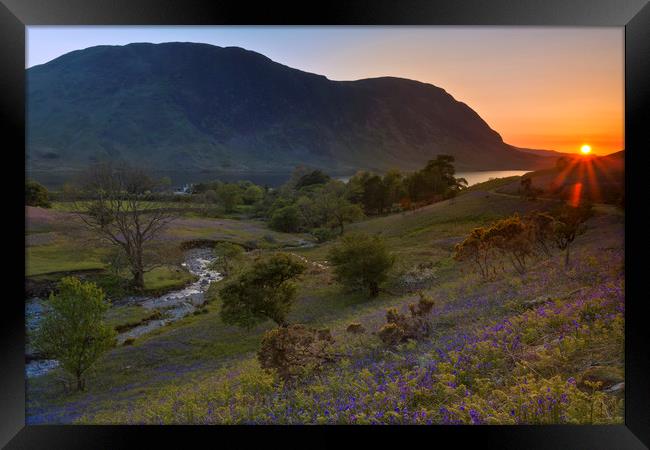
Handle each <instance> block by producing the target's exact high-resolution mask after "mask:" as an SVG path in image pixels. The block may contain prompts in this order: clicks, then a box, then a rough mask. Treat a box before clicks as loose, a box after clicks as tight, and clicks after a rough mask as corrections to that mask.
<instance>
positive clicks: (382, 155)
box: [27, 42, 553, 172]
mask: <svg viewBox="0 0 650 450" xmlns="http://www.w3.org/2000/svg"><path fill="white" fill-rule="evenodd" d="M27 81H28V82H27V91H28V95H27V123H28V127H27V148H28V167H29V168H30V169H32V170H55V169H56V170H65V169H71V170H75V169H81V168H83V167H85V166H87V165H88V164H91V163H93V162H96V161H100V160H106V159H117V160H126V161H129V162H131V163H135V164H143V165H146V166H147V167H149V168H152V169H161V170H170V169H178V170H215V171H225V172H228V171H233V172H241V171H251V172H255V171H274V170H281V169H285V170H290V169H291V168H292V167H294V166H295V165H300V164H302V165H309V166H313V167H319V168H322V169H325V170H330V171H336V172H345V171H347V172H352V171H355V170H358V169H369V170H377V171H382V170H387V169H389V168H393V167H397V168H400V169H403V170H413V169H416V168H418V167H421V166H422V165H423V164H424V163H426V161H427V160H429V159H432V158H433V157H435V155H437V154H441V153H447V154H452V155H454V156H455V157H456V161H457V168H458V169H459V170H501V169H503V170H505V169H536V168H542V167H547V166H549V165H552V163H553V162H552V161H551V160H552V158H546V157H543V156H540V155H534V154H529V153H524V152H520V151H518V150H517V149H516V147H513V146H511V145H509V144H507V143H505V142H503V139H502V138H501V136H500V135H499V133H498V132H497V131H495V130H493V129H492V128H491V127H490V126H489V125H488V124H487V123H486V122H485V121H484V120H483V119H482V118H481V117H480V115H479V114H478V113H476V112H475V111H474V110H473V109H472V108H471V107H470V106H469V105H467V104H465V103H463V102H460V101H458V100H456V99H455V98H454V97H453V96H452V95H451V94H449V93H448V92H446V91H445V90H444V89H443V88H440V87H438V86H434V85H432V84H429V83H423V82H420V81H417V80H410V79H406V78H399V77H391V76H386V77H377V78H365V79H360V80H353V81H335V80H330V79H328V78H327V77H325V76H323V75H319V74H313V73H310V72H305V71H302V70H300V69H295V68H292V67H289V66H286V65H283V64H281V63H278V62H275V61H273V60H271V59H270V58H268V57H266V56H265V55H262V54H260V53H257V52H254V51H251V50H247V49H243V48H241V47H218V46H213V45H210V44H197V43H180V42H174V43H164V44H150V43H132V44H128V45H124V46H112V45H102V46H95V47H89V48H87V49H84V50H76V51H73V52H70V53H67V54H65V55H61V56H60V57H58V58H56V59H54V60H52V61H50V62H48V63H45V64H41V65H38V66H33V67H31V68H29V69H28V70H27Z"/></svg>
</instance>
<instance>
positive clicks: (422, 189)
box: [348, 155, 467, 214]
mask: <svg viewBox="0 0 650 450" xmlns="http://www.w3.org/2000/svg"><path fill="white" fill-rule="evenodd" d="M453 163H454V157H453V156H450V155H438V156H437V157H436V158H435V159H432V160H430V161H429V162H428V163H427V164H426V166H425V167H424V168H422V169H421V170H418V171H415V172H413V173H410V174H403V173H401V172H400V171H398V170H390V171H388V172H387V173H386V174H385V175H384V176H383V177H382V176H380V175H377V174H373V173H370V172H359V173H357V174H356V175H355V176H353V177H352V178H351V179H350V182H349V183H348V184H349V189H350V198H351V199H352V200H353V201H354V202H355V203H359V204H361V205H362V206H363V209H364V211H365V213H366V214H383V213H384V212H386V211H392V210H394V209H395V208H396V207H397V208H399V209H410V208H412V207H414V206H419V205H424V204H428V203H433V202H435V201H439V200H444V199H447V198H450V197H453V196H454V195H456V194H457V193H458V192H459V191H460V190H461V189H463V188H465V187H466V186H467V181H466V180H465V179H464V178H456V177H455V176H454V175H455V173H456V171H455V168H454V164H453Z"/></svg>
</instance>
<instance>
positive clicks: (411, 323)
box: [378, 293, 434, 346]
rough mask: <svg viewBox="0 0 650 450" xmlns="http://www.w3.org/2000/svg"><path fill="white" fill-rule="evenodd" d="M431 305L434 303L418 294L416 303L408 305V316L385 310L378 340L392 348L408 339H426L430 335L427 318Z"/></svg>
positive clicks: (393, 309) (429, 324) (395, 310)
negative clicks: (384, 322) (384, 317)
mask: <svg viewBox="0 0 650 450" xmlns="http://www.w3.org/2000/svg"><path fill="white" fill-rule="evenodd" d="M433 305H434V301H433V300H432V299H431V298H430V297H427V296H426V295H424V294H423V293H420V299H419V301H418V303H411V304H410V305H409V312H410V316H406V315H404V314H400V312H399V311H398V310H397V308H390V309H388V310H386V325H384V326H383V327H382V328H381V329H380V330H379V332H378V335H379V339H381V340H382V342H383V343H384V344H386V345H388V346H394V345H397V344H399V343H400V342H406V341H408V340H409V339H413V340H420V339H422V338H425V337H428V336H429V335H430V334H431V323H430V321H429V319H428V316H429V314H431V311H432V309H433Z"/></svg>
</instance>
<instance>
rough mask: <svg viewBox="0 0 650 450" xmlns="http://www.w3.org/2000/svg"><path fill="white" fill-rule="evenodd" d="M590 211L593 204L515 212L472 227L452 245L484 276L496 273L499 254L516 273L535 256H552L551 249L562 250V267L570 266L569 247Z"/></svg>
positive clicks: (590, 213)
mask: <svg viewBox="0 0 650 450" xmlns="http://www.w3.org/2000/svg"><path fill="white" fill-rule="evenodd" d="M592 214H593V212H592V206H591V205H590V204H586V203H583V204H581V205H580V206H578V207H573V206H569V205H563V206H562V207H560V208H559V209H557V210H556V211H554V212H553V213H543V212H534V213H531V214H528V215H526V216H524V217H519V215H518V214H515V215H513V216H511V217H507V218H505V219H501V220H498V221H496V222H494V223H493V224H491V225H490V226H487V227H481V228H475V229H474V230H472V232H471V233H470V234H469V236H467V237H466V238H465V239H464V240H463V241H462V242H461V243H459V244H457V245H456V247H455V254H454V257H455V259H456V260H459V261H470V262H472V263H473V264H474V265H475V267H476V268H477V270H478V272H479V273H480V274H481V276H482V277H483V278H485V279H488V278H490V277H493V276H495V275H496V272H497V263H498V262H499V257H500V256H501V257H505V258H507V259H508V260H509V261H510V263H511V264H512V266H513V268H514V269H515V270H516V271H517V272H518V273H524V272H525V271H526V268H527V263H528V262H529V261H530V260H531V258H532V257H534V256H547V257H549V256H551V248H552V247H556V248H558V249H560V250H563V251H564V252H565V259H564V267H565V268H567V267H568V266H569V252H570V247H571V244H572V243H573V241H574V240H575V238H576V237H577V236H578V235H580V234H582V233H584V231H585V229H586V228H585V221H586V220H587V219H588V218H589V217H591V216H592Z"/></svg>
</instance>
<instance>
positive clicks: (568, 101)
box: [26, 26, 625, 154]
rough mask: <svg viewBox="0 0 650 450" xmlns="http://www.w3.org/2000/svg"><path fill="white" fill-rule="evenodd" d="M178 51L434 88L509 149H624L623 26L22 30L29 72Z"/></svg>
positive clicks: (331, 75) (330, 75)
mask: <svg viewBox="0 0 650 450" xmlns="http://www.w3.org/2000/svg"><path fill="white" fill-rule="evenodd" d="M175 41H176V42H203V43H208V44H213V45H218V46H221V47H228V46H237V47H243V48H245V49H248V50H253V51H256V52H259V53H262V54H264V55H265V56H267V57H269V58H271V59H272V60H274V61H277V62H279V63H282V64H285V65H287V66H290V67H294V68H297V69H301V70H304V71H307V72H313V73H317V74H320V75H325V76H326V77H328V78H329V79H331V80H357V79H361V78H371V77H379V76H395V77H403V78H410V79H414V80H418V81H422V82H425V83H431V84H434V85H436V86H438V87H441V88H443V89H445V90H446V91H447V92H449V93H450V94H451V95H452V96H454V98H456V100H459V101H462V102H464V103H466V104H468V105H469V106H470V107H471V108H472V109H474V110H475V111H476V112H477V113H478V114H479V115H480V116H481V117H482V118H483V119H484V120H485V121H486V122H487V123H488V125H490V127H492V128H493V129H494V130H496V131H497V132H499V134H501V136H502V137H503V140H504V141H505V142H507V143H509V144H512V145H515V146H518V147H525V148H533V149H547V150H558V151H563V152H579V151H580V147H581V146H582V145H584V144H589V145H591V147H592V149H593V152H594V153H596V154H607V153H611V152H615V151H618V150H621V149H623V148H624V146H625V145H624V111H625V108H624V29H623V28H622V27H580V28H569V27H561V28H560V27H442V26H428V27H415V26H399V27H379V26H364V27H340V26H336V27H335V26H326V27H325V26H320V27H287V26H282V27H280V26H273V27H270V26H264V27H260V26H255V27H252V26H249V27H244V26H236V27H235V26H190V27H188V26H174V27H172V26H167V27H153V26H138V27H132V26H119V27H117V26H74V27H68V26H30V27H28V28H27V46H26V47H27V50H26V51H27V55H26V64H27V67H32V66H34V65H38V64H43V63H46V62H48V61H50V60H52V59H54V58H56V57H58V56H61V55H63V54H65V53H68V52H70V51H73V50H79V49H83V48H87V47H92V46H95V45H125V44H129V43H132V42H152V43H161V42H175Z"/></svg>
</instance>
